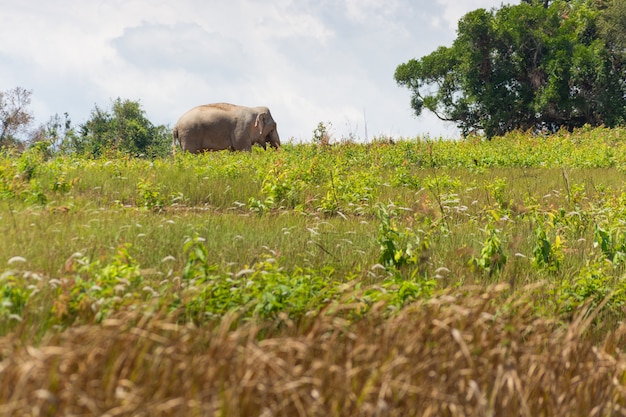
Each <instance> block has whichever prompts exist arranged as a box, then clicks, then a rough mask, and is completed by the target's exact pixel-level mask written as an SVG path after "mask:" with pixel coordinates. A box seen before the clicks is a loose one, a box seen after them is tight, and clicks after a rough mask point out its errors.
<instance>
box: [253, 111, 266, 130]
mask: <svg viewBox="0 0 626 417" xmlns="http://www.w3.org/2000/svg"><path fill="white" fill-rule="evenodd" d="M266 115H267V113H259V114H258V115H257V117H256V121H255V122H254V127H258V128H259V134H263V126H264V125H265V116H266Z"/></svg>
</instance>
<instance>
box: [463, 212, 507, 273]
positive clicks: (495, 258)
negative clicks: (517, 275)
mask: <svg viewBox="0 0 626 417" xmlns="http://www.w3.org/2000/svg"><path fill="white" fill-rule="evenodd" d="M484 232H485V234H486V235H487V237H486V238H485V241H484V242H483V243H482V249H481V250H480V256H479V257H478V258H476V257H472V259H471V260H470V263H471V264H472V265H475V266H477V267H479V268H480V269H482V270H484V271H487V272H488V273H489V275H492V274H493V273H494V272H497V271H499V270H501V269H502V268H503V267H504V265H505V264H506V261H507V256H506V254H505V253H504V249H503V248H502V239H501V237H500V234H501V231H500V230H498V229H496V227H495V226H494V225H493V224H491V223H489V224H488V225H487V227H486V228H485V231H484Z"/></svg>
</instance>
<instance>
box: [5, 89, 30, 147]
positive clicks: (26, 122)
mask: <svg viewBox="0 0 626 417" xmlns="http://www.w3.org/2000/svg"><path fill="white" fill-rule="evenodd" d="M31 94H32V91H29V90H26V89H24V88H21V87H15V88H14V89H12V90H8V91H0V146H6V145H10V144H17V143H18V142H19V140H18V138H17V135H18V134H19V133H20V132H23V131H25V130H26V129H27V128H28V126H30V124H31V122H32V121H33V115H32V114H31V113H30V111H29V110H28V106H29V105H30V96H31Z"/></svg>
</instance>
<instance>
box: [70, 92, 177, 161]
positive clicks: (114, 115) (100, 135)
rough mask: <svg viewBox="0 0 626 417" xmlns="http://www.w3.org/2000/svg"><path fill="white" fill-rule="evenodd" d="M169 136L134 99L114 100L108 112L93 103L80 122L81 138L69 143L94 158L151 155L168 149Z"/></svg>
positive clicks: (163, 153)
mask: <svg viewBox="0 0 626 417" xmlns="http://www.w3.org/2000/svg"><path fill="white" fill-rule="evenodd" d="M170 144H171V135H170V131H169V129H168V128H166V127H165V126H154V125H153V124H152V123H151V122H150V121H149V120H148V119H147V118H146V115H145V112H144V110H143V109H142V108H141V105H140V103H139V102H137V101H131V100H122V99H120V98H118V99H116V100H115V101H114V102H113V103H112V106H111V111H110V112H109V111H106V110H103V109H101V108H99V107H98V106H96V107H95V108H94V109H93V110H92V112H91V117H90V119H89V120H87V121H86V122H85V123H83V124H81V125H80V138H79V139H77V140H74V141H73V143H72V144H71V147H72V148H73V149H72V150H73V151H75V152H76V153H78V154H85V155H90V156H94V157H98V156H101V155H106V154H111V153H115V152H116V151H117V152H120V153H123V154H130V155H133V156H144V157H149V158H153V157H156V156H165V155H167V153H168V152H169V150H170Z"/></svg>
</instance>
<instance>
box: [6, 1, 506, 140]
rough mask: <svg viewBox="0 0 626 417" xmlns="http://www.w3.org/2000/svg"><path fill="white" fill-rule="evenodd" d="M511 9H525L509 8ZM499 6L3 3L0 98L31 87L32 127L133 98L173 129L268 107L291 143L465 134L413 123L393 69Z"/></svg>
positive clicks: (425, 120)
mask: <svg viewBox="0 0 626 417" xmlns="http://www.w3.org/2000/svg"><path fill="white" fill-rule="evenodd" d="M504 3H518V2H517V1H515V2H507V1H505V2H504ZM501 4H502V1H501V0H497V1H496V0H430V1H426V0H271V1H266V0H259V1H252V0H210V1H206V0H205V1H202V0H177V1H175V2H174V1H159V0H151V1H148V0H98V1H96V0H80V1H79V0H55V1H43V0H31V1H23V2H21V1H20V2H18V1H15V0H0V10H2V13H1V14H0V39H2V42H1V43H0V62H2V65H0V80H1V81H0V91H6V90H8V89H11V88H13V87H17V86H19V87H23V88H26V89H30V90H32V91H33V96H32V104H31V109H32V110H33V113H34V115H35V118H36V121H37V123H38V124H41V123H45V122H46V121H48V119H49V118H50V117H51V116H52V115H54V114H60V115H62V114H63V113H65V112H67V113H69V115H70V118H71V119H72V121H73V122H74V123H75V124H77V123H82V122H84V121H86V120H87V119H88V117H89V113H90V111H91V110H92V109H93V108H94V106H95V105H96V104H97V105H98V106H99V107H101V108H109V107H110V104H111V100H113V99H115V98H117V97H120V98H122V99H130V100H138V101H140V103H141V105H142V107H143V109H144V110H145V111H146V114H147V116H148V118H149V119H150V120H151V121H152V122H153V123H155V124H165V125H169V126H173V125H174V124H175V123H176V120H177V119H178V117H179V116H180V115H181V114H182V113H184V112H185V111H186V110H188V109H189V108H191V107H194V106H196V105H199V104H206V103H211V102H222V101H225V102H232V103H235V104H242V105H249V106H257V105H265V106H268V107H269V108H270V109H271V111H272V114H273V115H274V118H275V119H276V121H277V122H278V130H279V133H280V135H281V139H282V140H283V141H287V140H289V139H290V138H293V139H294V140H295V141H301V140H305V141H306V140H309V139H310V138H311V137H312V132H313V130H314V129H315V127H316V126H317V124H318V122H325V123H328V122H330V123H331V124H332V130H331V132H332V133H333V135H334V137H335V139H339V138H341V137H342V136H343V137H345V136H349V135H350V136H353V137H357V138H359V139H361V140H363V139H365V130H366V129H365V127H366V126H367V138H368V139H370V140H371V139H372V137H374V136H380V135H387V136H392V137H414V136H417V135H430V136H431V137H439V136H443V137H457V136H458V132H457V131H456V129H455V128H454V125H453V124H449V123H448V124H446V123H443V122H440V121H439V120H437V119H436V118H435V117H434V116H433V115H431V114H428V113H424V114H423V115H422V116H420V117H415V116H414V115H413V113H412V110H411V108H410V106H409V100H410V95H409V91H408V90H406V89H403V88H400V87H398V86H397V85H396V83H395V81H394V79H393V74H394V71H395V68H396V66H397V65H399V64H401V63H403V62H406V61H407V60H409V59H411V58H419V57H421V56H424V55H427V54H429V53H430V52H432V51H433V50H435V49H436V48H437V47H438V46H442V45H450V44H451V43H452V41H453V40H454V38H455V37H456V23H457V21H458V19H459V18H460V17H461V16H463V15H464V14H465V13H467V12H468V11H470V10H474V9H477V8H480V7H483V8H487V9H490V8H492V7H500V5H501Z"/></svg>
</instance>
